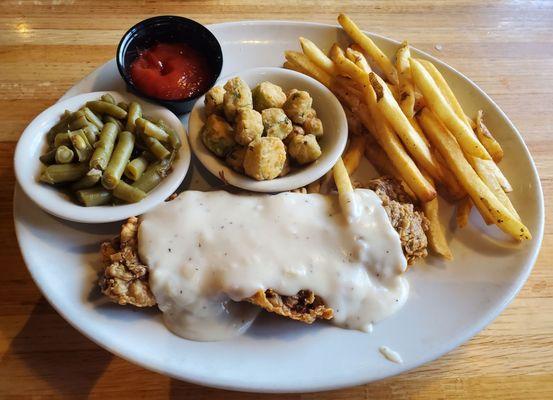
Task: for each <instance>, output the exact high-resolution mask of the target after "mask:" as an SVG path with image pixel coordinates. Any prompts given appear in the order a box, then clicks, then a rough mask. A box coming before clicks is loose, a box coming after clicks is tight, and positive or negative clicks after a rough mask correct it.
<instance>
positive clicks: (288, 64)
mask: <svg viewBox="0 0 553 400" xmlns="http://www.w3.org/2000/svg"><path fill="white" fill-rule="evenodd" d="M282 66H283V67H284V68H286V69H290V70H292V71H296V72H299V73H300V74H304V75H308V76H311V75H309V72H307V70H305V69H303V68H302V67H300V66H299V65H297V64H294V63H293V62H290V61H284V64H282ZM311 77H312V78H313V76H311Z"/></svg>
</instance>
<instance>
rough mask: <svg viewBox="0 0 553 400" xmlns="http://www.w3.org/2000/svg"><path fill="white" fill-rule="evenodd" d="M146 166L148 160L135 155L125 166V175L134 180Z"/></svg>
mask: <svg viewBox="0 0 553 400" xmlns="http://www.w3.org/2000/svg"><path fill="white" fill-rule="evenodd" d="M146 167H148V160H147V159H146V157H144V156H140V157H136V158H135V159H134V160H132V161H131V162H129V163H128V164H127V166H126V167H125V176H126V177H127V178H129V179H132V180H133V181H136V180H137V179H138V178H140V176H141V175H142V173H143V172H144V171H145V170H146Z"/></svg>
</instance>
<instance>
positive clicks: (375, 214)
mask: <svg viewBox="0 0 553 400" xmlns="http://www.w3.org/2000/svg"><path fill="white" fill-rule="evenodd" d="M354 196H355V197H356V198H355V200H356V202H357V207H358V208H359V210H358V211H359V212H358V214H357V218H354V219H351V220H350V222H349V223H348V221H347V219H346V218H345V217H344V215H343V214H342V212H341V209H340V204H339V201H338V196H337V195H335V194H334V195H320V194H299V193H280V194H277V195H272V196H269V195H232V194H229V193H227V192H223V191H216V192H196V191H187V192H183V193H181V194H180V195H179V196H178V197H177V198H176V199H175V200H173V201H170V202H166V203H164V204H162V205H160V206H158V207H157V208H155V209H154V210H152V211H150V212H148V213H146V214H145V215H143V217H142V223H141V225H140V230H139V253H140V257H141V258H142V260H143V261H144V262H145V263H146V264H147V265H148V266H149V267H150V286H151V289H152V291H153V293H154V296H155V298H156V300H157V302H158V305H159V308H160V309H161V311H162V312H163V314H164V319H165V322H166V324H167V326H168V327H169V328H170V329H171V330H172V331H173V332H175V333H176V334H178V335H180V336H183V337H185V338H189V339H195V340H221V339H225V338H229V337H233V336H236V335H238V334H240V333H242V332H243V331H245V330H246V329H247V328H248V326H249V325H250V324H251V322H252V321H253V320H254V319H255V317H256V315H257V307H254V306H252V305H250V304H248V303H243V302H242V303H236V302H238V301H241V300H243V299H246V298H248V297H250V296H252V295H253V294H254V293H255V292H257V291H258V290H266V289H269V288H271V289H273V290H275V291H276V292H277V293H279V294H281V295H295V294H296V293H297V292H298V291H300V290H302V289H309V290H312V291H313V292H314V293H315V294H317V295H318V296H320V297H321V298H322V299H323V301H324V302H325V304H326V305H327V306H329V307H332V308H333V310H334V318H333V319H332V320H331V322H333V323H334V324H336V325H339V326H341V327H345V328H350V329H358V330H362V331H369V330H370V329H371V324H372V323H373V322H376V321H379V320H381V319H383V318H386V317H387V316H389V315H391V314H393V313H394V312H395V311H397V310H398V309H399V308H401V307H402V305H403V304H404V302H405V300H406V299H407V297H408V294H409V285H408V283H407V280H406V279H405V278H404V277H402V276H401V273H402V272H403V271H405V268H406V266H407V263H406V260H405V257H404V256H403V252H402V250H401V243H400V239H399V236H398V234H397V232H396V231H395V230H394V229H393V227H392V225H391V223H390V221H389V219H388V217H387V215H386V211H385V210H384V208H383V207H382V205H381V202H380V199H379V198H378V196H377V195H376V194H375V193H374V192H372V191H371V190H366V189H358V190H356V191H355V192H354Z"/></svg>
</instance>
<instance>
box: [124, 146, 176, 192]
mask: <svg viewBox="0 0 553 400" xmlns="http://www.w3.org/2000/svg"><path fill="white" fill-rule="evenodd" d="M174 157H175V152H173V153H171V157H169V158H166V159H165V160H161V161H157V162H155V163H153V164H150V165H149V166H148V168H146V171H144V173H143V174H142V176H141V177H140V178H139V179H138V180H136V181H135V182H134V183H133V184H132V186H134V187H135V188H137V189H140V190H142V191H144V192H146V193H148V192H149V191H150V190H152V189H153V188H155V187H156V186H157V185H159V183H160V182H161V180H162V179H163V178H165V177H166V176H167V174H168V173H169V170H170V168H171V164H172V163H173V160H174Z"/></svg>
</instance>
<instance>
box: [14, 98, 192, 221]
mask: <svg viewBox="0 0 553 400" xmlns="http://www.w3.org/2000/svg"><path fill="white" fill-rule="evenodd" d="M189 166H190V148H189V146H188V140H187V136H186V133H185V130H184V127H183V126H182V124H181V122H180V120H179V119H178V118H177V116H176V115H175V114H173V113H172V112H171V111H169V110H167V109H166V108H164V107H162V106H159V105H156V104H153V103H149V102H147V101H144V100H142V99H140V98H138V97H136V96H134V95H132V94H129V93H118V92H93V93H85V94H81V95H78V96H75V97H72V98H70V99H67V100H64V101H61V102H59V103H56V104H54V105H53V106H51V107H50V108H48V109H47V110H45V111H43V112H42V113H41V114H40V115H38V116H37V117H36V118H35V119H34V120H33V121H32V122H31V123H30V124H29V126H27V128H26V129H25V131H24V132H23V134H22V135H21V137H20V139H19V141H18V143H17V147H16V150H15V156H14V168H15V174H16V178H17V182H18V183H19V185H20V186H21V188H22V189H23V191H24V192H25V194H26V195H27V196H29V197H30V198H31V199H32V200H33V201H34V202H35V203H36V204H37V205H38V206H39V207H41V208H42V209H43V210H45V211H47V212H48V213H50V214H53V215H55V216H57V217H60V218H63V219H67V220H70V221H76V222H84V223H103V222H113V221H119V220H122V219H125V218H128V217H130V216H133V215H140V214H142V213H144V212H146V211H148V210H149V209H151V208H152V207H155V206H156V205H157V204H159V203H161V202H163V201H165V199H167V198H168V197H169V196H171V195H172V194H173V193H174V192H175V191H176V190H177V188H178V187H179V185H180V184H181V182H182V181H183V179H184V178H185V176H186V173H187V172H188V168H189Z"/></svg>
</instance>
